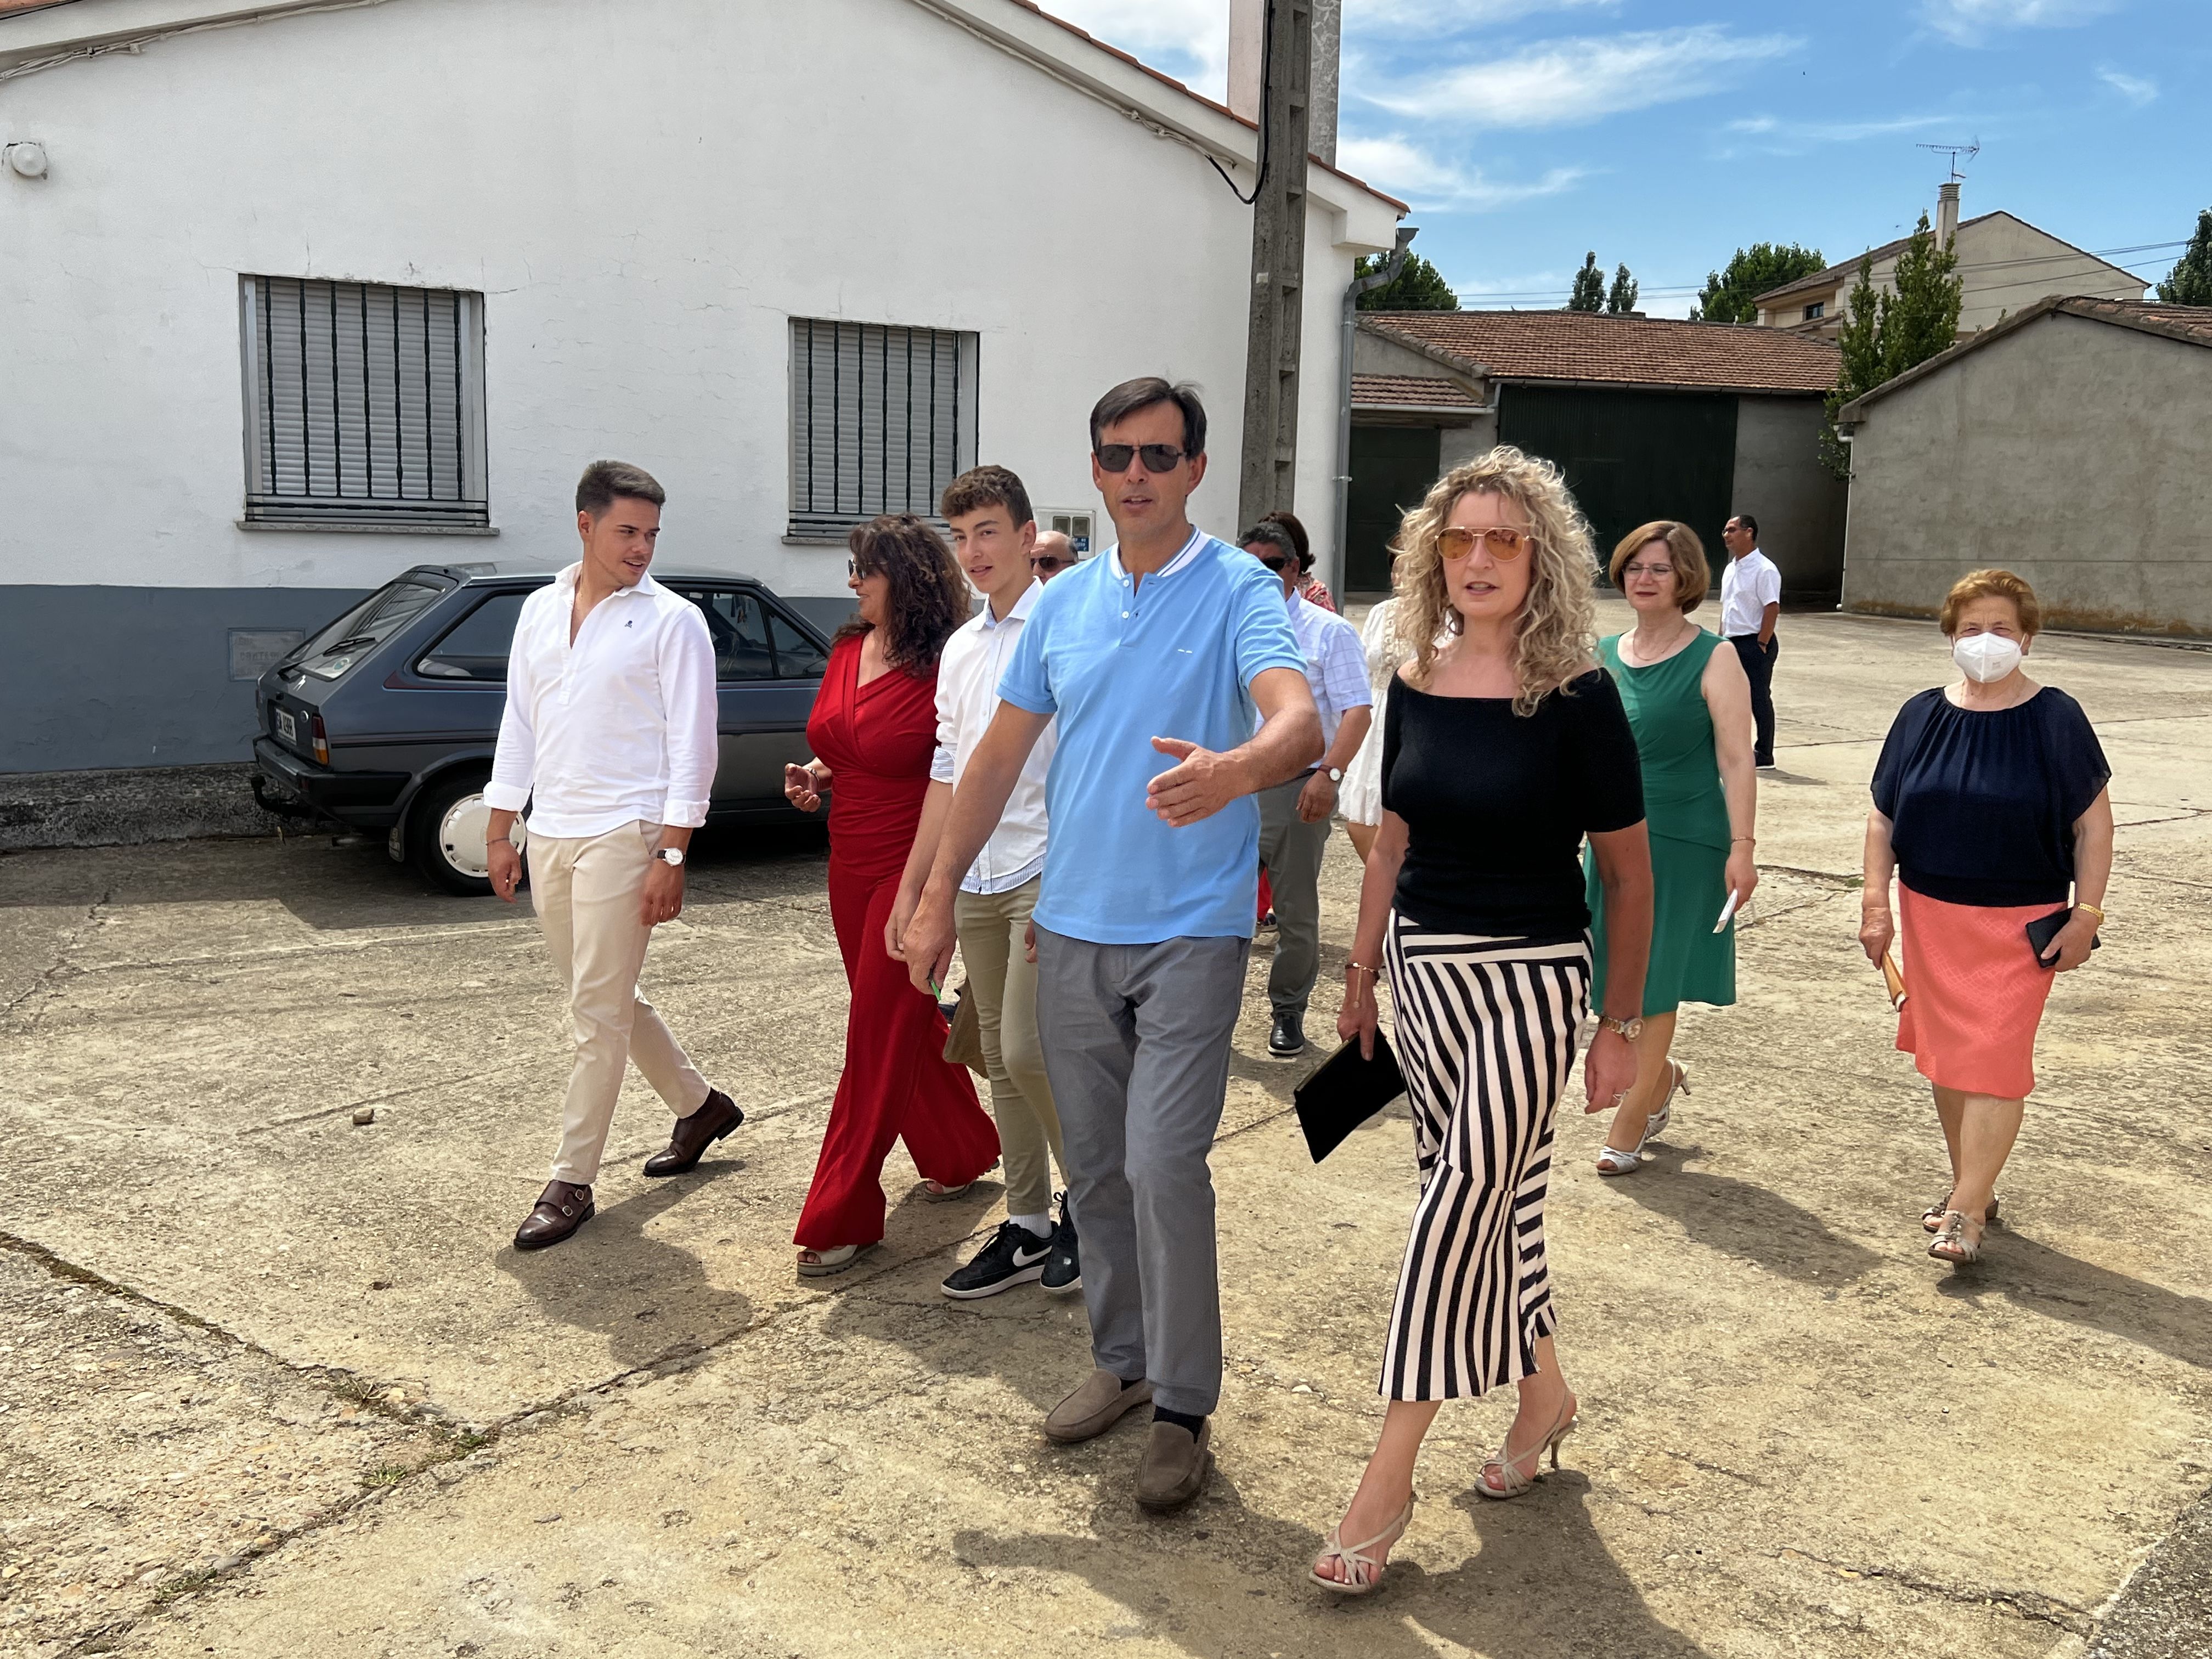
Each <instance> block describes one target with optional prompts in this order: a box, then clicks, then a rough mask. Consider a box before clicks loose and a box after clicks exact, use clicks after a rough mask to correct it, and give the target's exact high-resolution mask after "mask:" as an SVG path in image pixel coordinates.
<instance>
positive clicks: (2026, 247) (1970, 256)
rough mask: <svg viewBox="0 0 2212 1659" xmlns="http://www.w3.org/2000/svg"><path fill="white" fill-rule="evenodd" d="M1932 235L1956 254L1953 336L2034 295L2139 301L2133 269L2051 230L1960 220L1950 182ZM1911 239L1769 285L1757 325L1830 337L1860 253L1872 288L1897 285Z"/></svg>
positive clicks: (2009, 221) (2006, 221) (1995, 218)
mask: <svg viewBox="0 0 2212 1659" xmlns="http://www.w3.org/2000/svg"><path fill="white" fill-rule="evenodd" d="M1932 228H1933V229H1934V230H1935V232H1936V235H1937V237H1938V238H1939V239H1940V240H1942V241H1943V242H1945V243H1948V245H1949V246H1952V247H1953V248H1954V250H1955V251H1956V252H1957V253H1958V256H1959V266H1958V272H1957V275H1958V276H1959V279H1960V287H1961V289H1963V294H1962V296H1961V303H1960V307H1959V334H1960V337H1961V338H1964V337H1966V336H1967V335H1969V334H1972V333H1974V332H1976V331H1978V330H1981V329H1984V328H1987V327H1989V326H1990V325H1991V324H1993V323H1996V322H1998V321H2000V320H2002V319H2003V318H2004V317H2006V316H2007V315H2016V314H2017V313H2021V312H2022V311H2025V310H2027V307H2030V306H2032V305H2033V304H2034V303H2035V302H2036V301H2039V300H2041V299H2044V298H2045V297H2046V296H2048V295H2054V294H2069V295H2087V296H2089V297H2093V298H2098V299H2108V300H2140V299H2142V296H2143V283H2142V278H2141V277H2139V276H2136V275H2135V274H2134V273H2133V272H2132V271H2127V270H2121V269H2120V267H2119V266H2118V265H2114V264H2106V262H2105V261H2104V260H2102V259H2100V258H2097V256H2096V255H2095V254H2093V253H2085V252H2082V251H2081V249H2080V248H2078V247H2075V246H2074V245H2073V244H2072V243H2070V242H2062V241H2060V240H2058V239H2057V237H2056V236H2053V235H2052V234H2051V233H2050V232H2048V231H2045V230H2038V229H2037V228H2035V227H2034V226H2033V225H2031V224H2029V223H2028V222H2027V221H2026V220H2025V219H2015V217H2014V216H2012V215H2011V214H2009V213H2003V212H1997V213H1984V214H1982V215H1979V216H1977V217H1975V218H1972V219H1968V220H1966V221H1965V222H1960V218H1959V185H1958V184H1957V183H1956V181H1954V182H1952V183H1949V184H1947V185H1943V186H1942V188H1941V189H1940V190H1939V191H1937V192H1936V218H1935V222H1934V224H1933V227H1932ZM1910 241H1911V238H1910V237H1905V236H1900V237H1899V238H1898V240H1895V241H1893V242H1885V243H1883V244H1882V245H1881V246H1880V247H1878V248H1873V249H1870V250H1869V252H1867V253H1865V254H1862V255H1860V256H1859V258H1857V259H1850V260H1846V261H1845V262H1844V264H1839V265H1830V266H1829V267H1828V268H1827V269H1826V270H1818V271H1815V272H1814V273H1813V275H1811V276H1801V277H1799V278H1798V279H1797V280H1796V282H1794V283H1784V284H1783V285H1782V286H1781V287H1780V288H1777V289H1768V290H1767V291H1766V292H1765V293H1764V294H1762V295H1759V299H1758V305H1759V326H1760V327H1762V328H1786V329H1793V330H1796V331H1798V332H1801V333H1805V334H1814V335H1818V336H1820V337H1821V338H1823V339H1829V340H1832V339H1833V338H1835V337H1836V335H1837V334H1838V332H1839V331H1841V329H1842V328H1843V324H1844V317H1845V316H1846V315H1847V314H1848V313H1849V312H1850V292H1851V288H1852V285H1853V284H1854V283H1857V281H1858V276H1859V263H1860V260H1861V259H1864V258H1872V259H1873V260H1874V285H1875V290H1876V291H1877V292H1879V293H1884V294H1893V293H1895V292H1896V291H1897V256H1898V255H1899V254H1900V253H1902V252H1904V251H1905V245H1906V244H1907V243H1908V242H1910Z"/></svg>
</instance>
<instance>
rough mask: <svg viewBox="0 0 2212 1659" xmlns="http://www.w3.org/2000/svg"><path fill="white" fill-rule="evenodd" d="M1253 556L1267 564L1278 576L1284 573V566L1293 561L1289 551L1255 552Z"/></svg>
mask: <svg viewBox="0 0 2212 1659" xmlns="http://www.w3.org/2000/svg"><path fill="white" fill-rule="evenodd" d="M1253 557H1255V558H1256V559H1258V560H1259V561H1260V562H1261V564H1264V565H1266V566H1267V568H1268V569H1270V570H1272V571H1273V572H1274V573H1275V574H1277V575H1278V576H1279V575H1281V574H1283V567H1284V566H1285V565H1286V564H1288V563H1290V562H1291V556H1290V555H1289V554H1287V553H1255V554H1254V555H1253Z"/></svg>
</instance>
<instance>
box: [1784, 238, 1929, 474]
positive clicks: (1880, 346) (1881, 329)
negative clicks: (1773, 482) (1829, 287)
mask: <svg viewBox="0 0 2212 1659" xmlns="http://www.w3.org/2000/svg"><path fill="white" fill-rule="evenodd" d="M1958 263H1959V256H1958V255H1957V254H1956V253H1955V252H1953V251H1952V250H1951V249H1949V248H1947V247H1937V246H1936V236H1935V233H1934V232H1932V231H1930V230H1929V228H1928V216H1927V215H1926V214H1924V213H1923V214H1922V215H1921V216H1920V222H1919V224H1918V225H1917V227H1916V228H1914V230H1913V233H1912V237H1911V240H1909V241H1908V242H1906V243H1905V247H1904V249H1903V250H1902V251H1901V252H1899V254H1898V256H1897V268H1896V270H1895V272H1894V273H1893V276H1892V278H1891V281H1892V283H1893V287H1894V291H1893V292H1882V293H1877V292H1876V291H1875V285H1874V256H1873V255H1872V254H1871V253H1869V254H1868V255H1867V256H1866V257H1865V258H1862V259H1861V260H1860V261H1859V274H1858V280H1857V282H1855V283H1852V284H1851V292H1850V309H1849V311H1848V313H1846V314H1845V316H1844V324H1843V327H1842V328H1841V329H1840V330H1839V331H1838V333H1837V336H1836V344H1837V346H1838V348H1839V349H1841V351H1842V354H1843V362H1842V363H1841V365H1840V366H1839V368H1838V373H1837V375H1836V384H1835V388H1834V389H1833V390H1832V391H1831V392H1829V393H1828V398H1827V410H1828V419H1827V422H1826V425H1825V426H1824V427H1822V428H1821V431H1820V455H1821V459H1823V460H1825V461H1826V462H1827V464H1828V465H1829V466H1830V467H1831V468H1832V470H1833V471H1834V472H1835V474H1836V476H1837V477H1842V478H1848V477H1850V451H1849V450H1847V449H1846V448H1845V447H1844V443H1843V441H1842V439H1841V438H1840V437H1838V435H1837V432H1836V412H1837V411H1838V410H1840V409H1841V408H1843V406H1844V404H1848V403H1850V402H1851V401H1852V400H1853V399H1854V398H1863V397H1864V396H1865V395H1866V394H1867V393H1868V392H1871V391H1873V390H1874V389H1875V387H1876V386H1881V384H1883V383H1884V382H1885V381H1887V380H1895V379H1896V378H1897V377H1898V376H1899V375H1900V374H1904V373H1905V370H1906V369H1908V368H1917V366H1918V365H1920V364H1922V363H1924V362H1927V361H1928V360H1929V358H1930V357H1933V356H1936V353H1938V352H1940V351H1948V350H1949V349H1951V347H1952V346H1954V344H1956V343H1958V338H1959V303H1960V298H1961V295H1962V293H1963V290H1964V289H1965V284H1964V283H1962V282H1961V281H1960V278H1959V276H1957V274H1956V271H1955V267H1956V266H1957V264H1958Z"/></svg>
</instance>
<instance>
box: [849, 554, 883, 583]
mask: <svg viewBox="0 0 2212 1659" xmlns="http://www.w3.org/2000/svg"><path fill="white" fill-rule="evenodd" d="M845 574H847V575H848V576H859V577H861V578H863V579H865V578H866V577H869V576H873V575H876V574H878V571H877V569H876V568H875V566H873V565H870V566H869V567H868V568H866V570H863V569H861V568H860V561H859V560H858V559H848V560H846V561H845Z"/></svg>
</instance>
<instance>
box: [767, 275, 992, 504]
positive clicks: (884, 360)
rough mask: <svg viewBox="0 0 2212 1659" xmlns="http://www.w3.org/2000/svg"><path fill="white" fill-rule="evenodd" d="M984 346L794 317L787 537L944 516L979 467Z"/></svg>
mask: <svg viewBox="0 0 2212 1659" xmlns="http://www.w3.org/2000/svg"><path fill="white" fill-rule="evenodd" d="M976 346H977V340H976V337H975V335H973V334H969V333H958V332H954V331H950V330H946V329H934V328H896V327H890V326H886V325H881V324H877V323H833V322H818V321H815V320H813V319H810V318H805V317H794V318H793V319H792V321H791V534H793V536H800V537H806V538H842V537H843V536H844V534H845V532H847V531H848V530H850V529H851V528H852V527H853V526H854V525H857V524H865V523H866V521H867V520H870V519H872V518H874V517H876V516H877V515H878V513H916V514H919V515H921V516H922V517H924V518H933V517H934V516H935V515H936V513H937V501H938V497H939V494H940V493H941V492H942V491H943V490H944V489H945V485H946V484H948V483H951V482H952V480H953V479H954V478H956V477H959V475H960V474H961V473H963V472H964V471H967V470H968V469H969V467H971V466H973V465H975V378H976V374H975V371H976Z"/></svg>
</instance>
